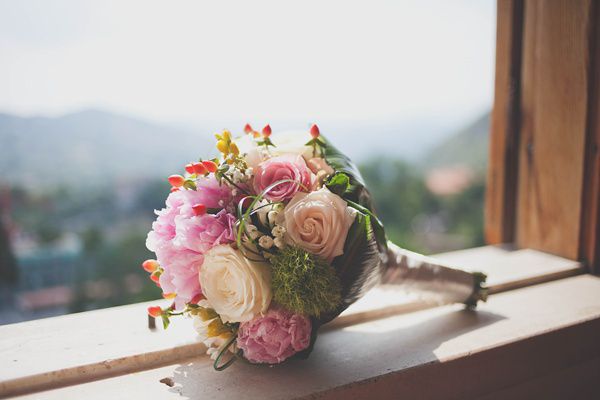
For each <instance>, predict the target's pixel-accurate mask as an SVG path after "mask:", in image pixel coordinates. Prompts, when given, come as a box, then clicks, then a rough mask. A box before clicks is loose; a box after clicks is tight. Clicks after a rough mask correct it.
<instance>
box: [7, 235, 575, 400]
mask: <svg viewBox="0 0 600 400" xmlns="http://www.w3.org/2000/svg"><path fill="white" fill-rule="evenodd" d="M439 257H440V258H443V259H446V260H448V261H450V262H452V263H454V264H456V265H459V266H464V267H465V268H471V269H478V270H482V271H484V272H486V273H488V274H489V283H490V286H491V287H492V291H502V290H506V288H507V287H510V285H511V284H512V285H514V287H519V286H522V285H523V284H524V282H529V283H531V282H532V280H535V281H536V283H537V282H539V281H540V280H547V279H556V278H558V277H564V276H568V275H572V274H576V273H578V272H579V271H580V265H579V263H577V262H573V261H570V260H566V259H563V258H560V257H556V256H551V255H547V254H543V253H539V252H537V251H533V250H516V251H513V250H512V249H510V248H508V247H495V246H486V247H482V248H476V249H470V250H463V251H459V252H453V253H445V254H440V255H439ZM501 289H502V290H501ZM150 304H152V305H153V303H146V304H137V305H132V306H125V307H117V308H114V309H107V310H100V311H93V312H89V313H82V314H74V315H67V316H63V317H58V318H51V319H47V320H39V321H31V322H25V323H21V324H14V325H7V326H2V327H0V359H2V360H7V361H4V362H3V363H0V396H2V395H7V394H10V393H24V392H32V391H39V390H45V389H48V388H51V387H58V386H65V385H70V384H76V383H80V382H87V381H91V380H95V379H104V378H107V377H110V376H115V375H121V374H124V373H129V372H133V371H140V370H144V369H149V368H156V367H157V366H159V365H165V364H169V363H174V362H176V361H177V360H180V359H182V358H186V357H189V356H192V355H197V354H202V353H203V352H204V350H205V349H204V347H203V345H202V344H200V343H197V342H196V335H195V332H194V330H193V328H192V327H191V324H190V323H189V322H190V321H187V320H184V319H176V318H175V319H173V322H172V324H171V326H170V327H169V329H168V330H167V331H165V332H163V331H162V328H160V327H159V328H158V329H157V330H154V331H152V330H149V329H148V328H147V324H146V307H148V306H149V305H150ZM165 304H166V303H165ZM435 305H436V304H432V303H429V302H423V301H419V300H418V299H417V298H416V297H415V296H409V295H406V294H405V293H404V292H400V291H398V290H390V289H389V288H388V289H381V288H376V289H374V290H373V291H371V292H370V293H368V294H367V295H366V296H365V297H364V298H363V299H361V300H360V301H359V302H357V303H356V304H354V305H353V306H352V307H350V308H349V309H348V310H347V311H346V312H345V313H343V314H342V315H341V316H340V317H338V318H337V319H336V320H334V321H333V322H332V323H331V324H330V326H328V327H327V329H325V330H333V329H340V328H341V327H345V326H351V325H355V324H357V323H363V322H365V321H369V320H375V319H381V318H384V317H389V316H390V315H400V314H406V313H409V312H414V311H418V310H423V309H426V308H431V307H434V306H435Z"/></svg>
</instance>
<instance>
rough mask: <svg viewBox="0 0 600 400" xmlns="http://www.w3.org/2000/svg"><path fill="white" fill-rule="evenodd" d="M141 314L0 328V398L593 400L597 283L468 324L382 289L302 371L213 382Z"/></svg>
mask: <svg viewBox="0 0 600 400" xmlns="http://www.w3.org/2000/svg"><path fill="white" fill-rule="evenodd" d="M440 257H443V258H447V259H449V260H450V259H451V260H453V261H455V262H457V263H461V264H462V263H464V264H465V265H469V264H470V265H473V266H478V267H479V269H483V270H484V271H486V272H487V273H489V274H490V283H491V285H492V288H493V291H496V292H501V291H505V290H508V289H512V288H513V287H518V286H522V285H524V284H526V283H531V282H532V280H535V281H536V282H537V281H543V280H549V279H556V278H564V277H565V276H569V275H574V274H576V273H578V272H579V271H580V269H579V265H578V264H577V263H574V262H572V261H568V260H564V259H561V258H558V257H554V256H549V255H546V254H543V253H538V252H535V251H532V250H518V251H510V249H506V248H502V247H484V248H480V249H472V250H467V251H462V252H454V253H448V254H444V255H440ZM146 307H147V304H138V305H132V306H125V307H119V308H114V309H107V310H99V311H94V312H88V313H82V314H75V315H69V316H64V317H58V318H51V319H47V320H39V321H32V322H25V323H21V324H15V325H8V326H4V327H0V343H1V346H0V358H1V359H2V360H3V361H2V366H1V367H0V395H2V396H11V395H18V394H24V393H33V392H35V393H33V394H31V395H28V396H25V398H40V399H52V398H82V397H84V398H85V397H92V398H169V396H172V397H173V398H176V397H177V398H179V397H180V396H183V397H184V398H194V397H197V396H200V395H202V396H203V397H206V398H231V397H233V396H238V397H239V396H242V398H261V399H269V398H338V397H341V396H344V398H345V399H352V398H364V397H371V398H397V397H398V396H403V397H405V398H413V397H415V398H421V399H427V398H486V399H493V398H518V396H519V395H523V394H528V395H531V394H532V393H534V394H536V395H537V394H547V395H549V397H550V398H560V396H559V394H560V393H561V392H560V390H563V389H564V388H565V387H571V389H570V391H569V393H568V394H569V395H570V396H569V397H577V396H576V395H577V393H578V392H577V390H579V394H580V395H583V394H587V393H595V394H600V384H599V383H598V382H597V376H598V375H599V374H600V341H598V338H599V337H600V279H599V278H597V277H593V276H589V275H582V276H575V277H569V278H564V279H560V280H557V281H553V282H547V283H543V284H539V285H536V286H531V287H525V288H521V289H517V290H511V291H508V292H506V293H498V294H495V295H493V296H491V297H490V299H489V300H488V303H486V304H484V305H482V306H481V307H480V308H479V309H478V311H476V312H473V311H467V310H463V309H462V307H461V306H459V305H449V306H442V307H433V305H431V304H427V303H424V302H420V301H418V300H416V299H415V298H411V297H409V296H406V295H403V294H402V293H401V292H398V291H396V290H393V289H389V288H388V289H383V288H378V289H375V290H373V291H372V292H371V293H369V294H368V295H367V296H366V297H365V298H364V299H362V300H361V301H360V302H358V303H357V304H356V305H355V306H353V307H352V309H349V310H348V311H347V312H346V313H345V314H344V315H343V316H341V317H340V318H339V319H338V320H337V321H336V322H335V325H332V326H331V327H330V328H328V329H327V330H324V331H323V332H321V334H320V336H319V339H318V342H317V345H316V348H315V351H314V352H313V354H312V355H311V357H310V358H309V359H308V360H306V361H299V362H292V363H287V364H284V365H280V366H275V367H272V368H261V367H251V366H247V365H243V364H234V365H233V366H232V367H230V368H229V369H228V370H226V371H224V372H221V373H217V372H215V371H213V369H212V362H211V361H210V359H209V358H208V357H207V356H206V355H203V354H202V353H203V352H204V349H203V348H202V345H200V344H198V343H196V341H195V340H196V339H195V337H194V336H195V335H194V332H193V330H192V328H191V326H190V324H189V321H185V320H180V321H175V323H174V324H173V325H172V327H169V329H168V330H167V331H163V330H162V329H157V330H155V331H150V330H148V328H147V327H146V315H145V308H146ZM415 310H416V312H411V313H407V312H408V311H415ZM165 378H167V379H166V380H165ZM161 380H162V381H163V382H161ZM164 382H167V383H169V384H172V385H173V386H172V387H171V386H168V385H166V384H165V383H164ZM565 383H567V384H565ZM67 385H74V386H67ZM51 388H55V389H53V390H48V389H51ZM594 390H595V392H593V391H594ZM579 398H584V397H581V396H580V397H579Z"/></svg>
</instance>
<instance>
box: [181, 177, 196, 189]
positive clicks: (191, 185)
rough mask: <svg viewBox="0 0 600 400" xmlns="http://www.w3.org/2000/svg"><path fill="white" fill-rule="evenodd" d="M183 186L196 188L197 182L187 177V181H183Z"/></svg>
mask: <svg viewBox="0 0 600 400" xmlns="http://www.w3.org/2000/svg"><path fill="white" fill-rule="evenodd" d="M183 187H184V188H186V189H191V190H196V184H195V183H194V181H193V180H191V179H186V180H185V182H183Z"/></svg>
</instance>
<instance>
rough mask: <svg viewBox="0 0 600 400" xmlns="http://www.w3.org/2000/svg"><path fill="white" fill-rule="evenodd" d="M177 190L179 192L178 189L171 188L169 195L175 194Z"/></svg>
mask: <svg viewBox="0 0 600 400" xmlns="http://www.w3.org/2000/svg"><path fill="white" fill-rule="evenodd" d="M178 190H179V188H176V187H172V188H171V193H175V192H176V191H178Z"/></svg>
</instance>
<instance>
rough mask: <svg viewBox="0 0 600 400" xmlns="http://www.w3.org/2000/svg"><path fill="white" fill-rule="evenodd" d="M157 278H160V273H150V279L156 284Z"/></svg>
mask: <svg viewBox="0 0 600 400" xmlns="http://www.w3.org/2000/svg"><path fill="white" fill-rule="evenodd" d="M159 279H160V274H156V273H153V274H152V275H150V280H152V282H155V283H156V284H158V280H159Z"/></svg>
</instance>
